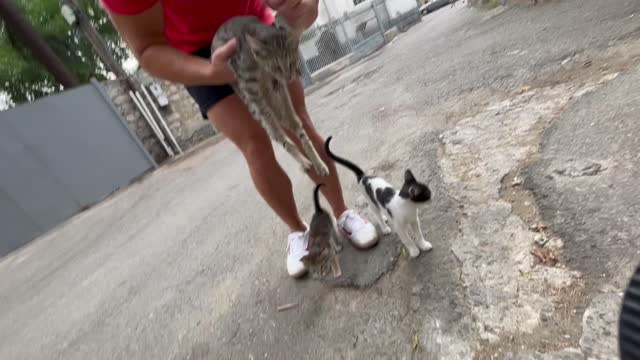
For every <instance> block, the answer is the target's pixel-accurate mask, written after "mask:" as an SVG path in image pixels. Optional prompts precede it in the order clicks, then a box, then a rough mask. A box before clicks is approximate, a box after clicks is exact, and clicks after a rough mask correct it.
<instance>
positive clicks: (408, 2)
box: [385, 0, 417, 19]
mask: <svg viewBox="0 0 640 360" xmlns="http://www.w3.org/2000/svg"><path fill="white" fill-rule="evenodd" d="M385 2H386V4H387V11H388V12H389V16H390V17H391V18H392V19H394V18H397V17H398V16H401V15H403V14H405V13H407V12H408V11H411V10H412V9H415V8H416V6H417V3H416V0H386V1H385Z"/></svg>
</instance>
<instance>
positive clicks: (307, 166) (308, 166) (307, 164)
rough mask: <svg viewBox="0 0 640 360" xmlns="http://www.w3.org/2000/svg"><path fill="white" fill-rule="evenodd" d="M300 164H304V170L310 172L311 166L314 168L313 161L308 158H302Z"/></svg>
mask: <svg viewBox="0 0 640 360" xmlns="http://www.w3.org/2000/svg"><path fill="white" fill-rule="evenodd" d="M300 165H301V166H302V171H304V172H306V173H308V172H309V171H311V168H313V164H312V163H311V161H309V160H307V159H304V158H303V159H300Z"/></svg>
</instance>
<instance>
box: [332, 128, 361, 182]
mask: <svg viewBox="0 0 640 360" xmlns="http://www.w3.org/2000/svg"><path fill="white" fill-rule="evenodd" d="M332 138H333V136H329V137H328V138H327V140H326V141H325V142H324V149H325V151H326V152H327V155H329V157H330V158H332V159H333V160H334V161H335V162H337V163H338V164H340V165H342V166H344V167H346V168H348V169H349V170H351V171H353V172H354V173H355V174H356V177H357V178H358V181H360V180H362V177H364V171H362V169H360V168H359V167H358V165H356V164H354V163H352V162H351V161H349V160H347V159H343V158H341V157H339V156H337V155H336V154H334V153H332V152H331V149H329V143H330V142H331V139H332Z"/></svg>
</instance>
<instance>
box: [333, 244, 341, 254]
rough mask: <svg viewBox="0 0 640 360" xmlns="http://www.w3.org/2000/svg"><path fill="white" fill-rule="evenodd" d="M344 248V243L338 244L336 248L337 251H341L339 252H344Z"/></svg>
mask: <svg viewBox="0 0 640 360" xmlns="http://www.w3.org/2000/svg"><path fill="white" fill-rule="evenodd" d="M342 249H343V248H342V244H336V247H335V249H334V250H335V251H336V253H339V252H342Z"/></svg>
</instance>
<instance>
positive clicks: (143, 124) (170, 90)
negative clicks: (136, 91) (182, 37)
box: [102, 71, 216, 163]
mask: <svg viewBox="0 0 640 360" xmlns="http://www.w3.org/2000/svg"><path fill="white" fill-rule="evenodd" d="M136 77H137V78H138V79H139V81H140V82H141V83H142V84H144V85H148V84H150V83H151V82H157V83H158V84H160V87H161V88H162V90H163V92H164V94H165V95H166V97H167V98H168V100H169V104H168V105H167V106H164V107H160V106H159V104H158V102H157V101H156V100H155V98H154V96H153V95H152V94H151V93H150V95H151V96H152V98H153V100H154V103H155V105H156V108H157V109H158V110H159V111H160V113H161V114H162V116H163V118H164V121H165V123H166V124H167V126H168V127H169V129H170V130H171V133H172V134H173V136H174V137H175V139H176V141H177V142H178V144H179V145H180V147H181V148H182V150H183V151H186V150H188V149H189V148H191V147H193V146H194V145H196V144H198V143H200V142H201V141H203V140H205V139H207V138H209V137H211V136H213V135H214V134H215V133H216V130H215V129H214V128H213V126H212V125H211V123H210V122H209V121H205V120H204V119H203V118H202V115H201V114H200V110H199V109H198V106H197V105H196V103H195V102H194V101H193V99H192V98H191V96H189V93H188V92H187V91H186V89H185V88H184V86H181V85H176V84H172V83H170V82H167V81H162V80H157V79H153V78H151V77H150V76H148V75H147V74H145V73H143V72H141V71H139V72H138V73H137V74H136ZM102 86H104V88H105V90H106V91H107V94H109V96H110V97H111V99H112V100H113V103H114V105H115V106H116V108H117V109H118V110H119V111H120V114H121V115H122V117H123V118H124V119H125V120H126V123H127V125H128V126H129V129H131V130H132V131H133V132H134V133H135V134H136V135H137V136H138V139H140V141H141V142H142V144H143V145H144V147H145V149H147V151H148V152H149V154H151V156H152V157H153V158H154V159H155V160H156V162H157V163H162V162H163V161H164V160H166V159H167V158H168V155H167V153H166V151H165V150H164V148H163V146H162V144H161V143H160V141H159V140H158V138H157V137H156V135H155V134H154V132H153V130H152V129H151V127H150V126H149V124H148V123H147V121H146V120H145V118H144V116H142V113H141V112H140V111H139V110H138V108H137V106H136V105H135V103H134V102H133V100H132V99H131V97H130V96H129V87H128V86H127V83H126V81H125V80H111V81H105V82H103V83H102ZM142 95H143V97H144V94H142ZM149 110H150V111H151V112H152V113H153V112H154V110H153V109H151V108H150V109H149ZM154 116H155V114H154ZM154 119H155V118H154ZM156 122H157V119H156ZM158 125H160V124H158ZM166 142H167V144H168V145H169V146H171V143H170V141H169V139H168V138H167V139H166Z"/></svg>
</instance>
